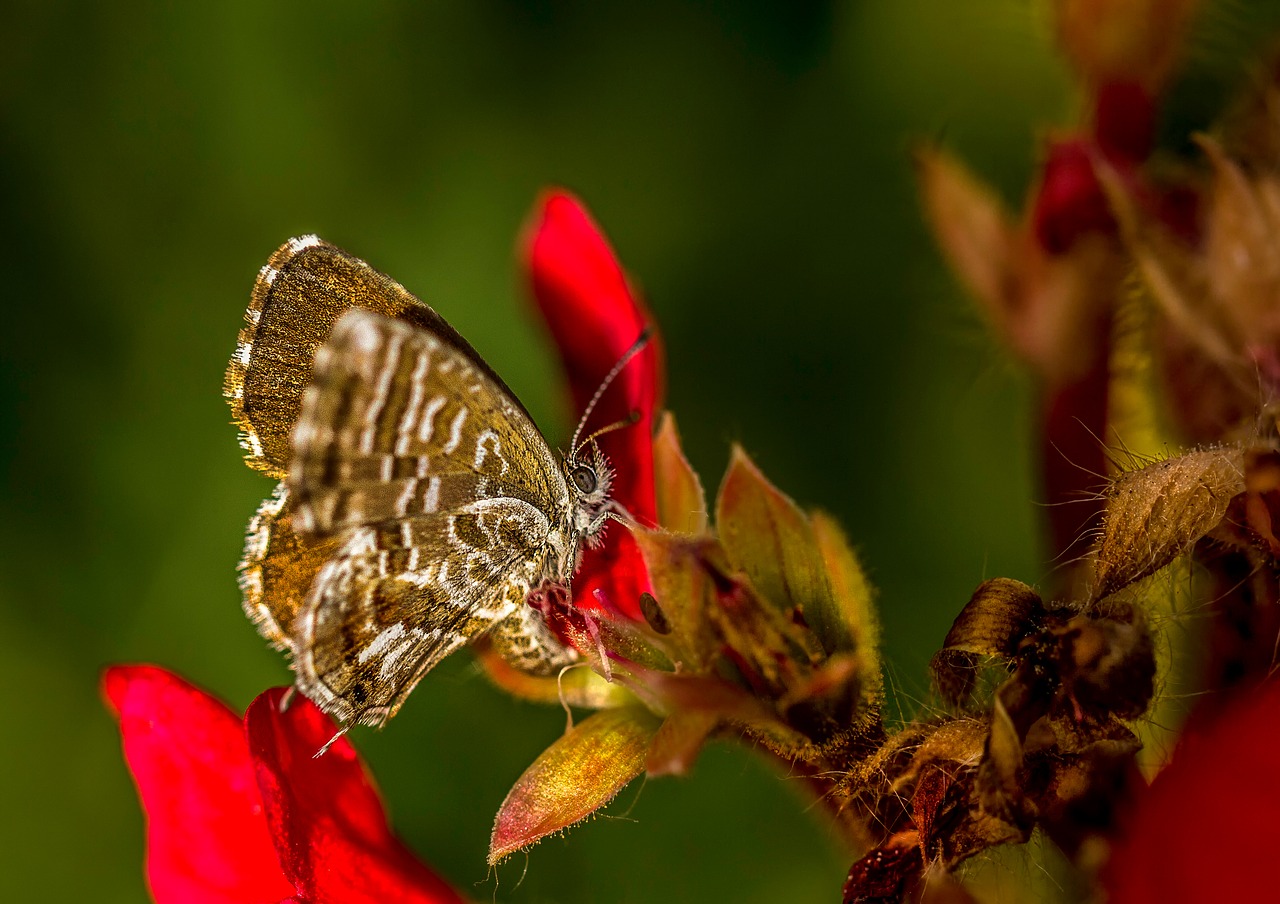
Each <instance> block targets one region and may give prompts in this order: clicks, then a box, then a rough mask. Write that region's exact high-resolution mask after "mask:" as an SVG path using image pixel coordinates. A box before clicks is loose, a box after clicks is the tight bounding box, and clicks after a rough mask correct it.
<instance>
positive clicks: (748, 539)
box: [716, 446, 832, 618]
mask: <svg viewBox="0 0 1280 904" xmlns="http://www.w3.org/2000/svg"><path fill="white" fill-rule="evenodd" d="M716 529H717V532H718V533H719V535H720V542H721V545H722V546H723V547H724V551H725V554H726V555H727V557H728V559H729V564H730V566H731V567H733V568H735V569H737V570H739V571H741V572H743V573H744V574H746V575H747V577H748V578H749V579H750V581H751V584H752V586H753V587H754V588H755V589H756V592H758V593H759V594H760V595H761V596H762V597H763V598H764V599H765V600H766V601H768V602H769V603H771V604H772V605H773V606H775V607H776V608H778V609H780V610H782V611H784V612H785V611H788V610H791V609H799V610H800V611H801V612H802V613H804V614H805V617H806V618H808V617H809V616H810V615H811V614H815V613H818V612H821V611H830V610H831V608H832V602H831V586H830V584H829V583H828V582H827V574H826V563H825V562H823V560H822V555H821V551H820V550H819V548H818V544H817V540H816V539H815V538H814V533H813V528H812V527H810V525H809V521H808V519H807V518H805V516H804V513H803V512H802V511H800V509H799V507H797V506H796V504H795V503H794V502H792V501H791V500H790V499H789V498H787V496H785V495H784V494H782V493H781V492H779V490H778V489H777V488H776V487H775V486H773V484H771V483H769V481H768V480H767V479H766V478H765V476H764V475H763V474H762V473H761V472H760V469H759V468H757V467H756V466H755V464H753V463H752V461H751V459H749V458H748V457H747V454H746V453H745V452H743V451H742V449H741V448H739V447H737V446H735V447H734V449H733V454H732V457H731V460H730V462H729V470H728V471H726V472H725V475H724V482H723V483H722V484H721V485H720V496H719V499H718V500H717V502H716Z"/></svg>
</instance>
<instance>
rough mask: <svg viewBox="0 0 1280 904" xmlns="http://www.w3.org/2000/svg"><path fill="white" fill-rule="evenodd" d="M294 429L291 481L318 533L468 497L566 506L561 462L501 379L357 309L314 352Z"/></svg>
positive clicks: (304, 520)
mask: <svg viewBox="0 0 1280 904" xmlns="http://www.w3.org/2000/svg"><path fill="white" fill-rule="evenodd" d="M293 439H294V459H293V463H292V465H291V466H290V471H289V485H290V487H291V488H292V490H293V494H294V501H295V502H294V504H295V507H296V509H297V511H298V516H299V518H300V522H301V524H302V526H303V527H304V529H307V530H311V531H315V532H317V533H330V532H333V531H337V530H343V529H346V528H350V527H356V526H361V525H370V524H379V523H386V522H392V521H399V520H401V519H404V518H410V517H419V516H423V515H431V514H434V513H435V512H439V511H450V510H453V509H456V508H458V507H460V506H463V505H465V504H467V503H468V502H470V501H473V500H476V499H488V498H501V497H510V498H514V499H520V500H523V501H524V502H526V503H528V504H530V505H532V506H533V507H535V508H536V509H539V510H541V511H544V512H563V511H566V510H567V507H568V505H569V495H568V494H569V490H568V487H567V485H566V483H565V480H564V476H563V471H562V469H561V467H560V464H559V462H558V461H557V460H556V458H555V456H554V454H553V453H552V452H551V450H550V449H549V448H548V447H547V444H546V442H545V441H544V440H543V438H542V435H541V434H540V433H539V432H538V429H537V427H535V426H534V424H533V422H532V421H531V420H530V419H529V417H528V416H527V415H526V414H525V413H524V411H523V410H522V409H521V408H519V407H518V406H516V405H515V403H514V402H513V401H512V400H511V397H510V395H509V394H508V393H507V392H506V391H505V388H504V387H501V386H500V385H498V384H496V383H494V381H493V380H492V379H491V378H490V377H489V376H488V374H486V373H485V372H484V371H481V370H480V369H478V368H477V367H475V366H474V365H473V363H472V361H471V360H470V358H469V357H468V356H467V355H466V354H464V353H463V352H461V351H459V350H457V349H455V348H453V347H452V346H450V345H449V344H448V343H447V342H445V341H444V340H442V339H440V338H438V337H436V336H434V335H432V334H430V333H428V332H426V331H424V330H420V329H415V328H413V327H410V326H408V325H406V324H404V323H400V322H398V321H395V320H392V319H390V318H387V317H383V316H380V315H377V314H373V313H370V312H367V311H352V312H350V313H349V314H347V315H346V316H345V317H344V318H343V319H342V321H341V322H340V323H339V325H338V326H337V327H336V328H335V330H334V332H333V335H332V336H331V337H330V339H329V341H328V343H327V344H326V345H325V346H324V347H323V348H322V349H321V350H320V351H319V353H318V354H317V356H316V362H315V372H314V377H313V383H312V386H311V387H310V388H309V389H308V390H307V394H306V396H305V398H304V402H303V406H302V413H301V415H300V417H299V419H298V425H297V428H296V430H295V432H294V438H293Z"/></svg>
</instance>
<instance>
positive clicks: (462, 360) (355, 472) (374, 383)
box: [226, 237, 612, 724]
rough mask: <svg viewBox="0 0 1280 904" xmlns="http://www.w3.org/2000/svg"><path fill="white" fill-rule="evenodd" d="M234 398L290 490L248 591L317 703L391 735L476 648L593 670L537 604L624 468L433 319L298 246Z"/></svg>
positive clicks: (524, 661) (253, 317) (323, 254)
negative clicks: (554, 444)
mask: <svg viewBox="0 0 1280 904" xmlns="http://www.w3.org/2000/svg"><path fill="white" fill-rule="evenodd" d="M226 393H227V395H228V398H229V399H230V401H231V404H232V408H233V412H234V414H235V417H236V420H237V422H238V424H239V426H240V428H241V434H242V436H241V440H242V445H243V446H244V447H245V449H246V451H247V453H248V461H249V464H250V465H251V466H253V467H255V468H257V469H259V470H262V471H264V472H266V473H268V474H271V475H272V476H276V477H281V478H283V480H282V481H281V483H280V485H279V486H278V488H277V490H276V493H275V494H274V495H273V496H272V497H271V498H270V499H268V500H267V501H266V502H264V503H263V505H262V507H261V508H260V509H259V511H258V513H257V515H256V516H255V517H254V519H253V521H252V522H251V523H250V529H249V535H248V540H247V542H246V545H245V556H244V560H243V562H242V564H241V586H242V588H243V591H244V603H245V609H246V612H247V613H248V614H249V616H250V618H251V619H253V621H254V622H255V624H257V625H258V628H259V630H260V631H261V633H262V634H263V635H264V636H265V637H266V638H267V639H268V640H270V641H272V642H273V643H274V644H275V645H277V646H278V647H281V648H283V649H286V650H288V651H289V652H290V653H291V654H292V658H293V667H294V670H295V672H296V675H297V684H298V687H299V689H300V690H301V691H302V692H303V693H304V694H306V696H308V697H310V698H311V699H312V700H314V701H315V702H316V703H317V704H319V705H320V706H321V708H322V709H324V710H325V711H326V712H329V713H331V714H332V715H334V716H336V717H338V718H339V719H341V720H343V721H344V722H349V723H351V722H357V723H366V724H380V723H381V722H383V721H385V720H386V719H387V718H389V717H390V716H391V715H393V714H394V713H395V712H396V710H397V709H398V708H399V706H400V705H401V704H402V703H403V702H404V699H405V697H406V696H407V695H408V693H409V692H410V691H411V690H412V689H413V687H414V685H416V683H417V682H418V680H419V679H420V678H421V677H422V675H423V674H425V673H426V672H427V671H428V670H429V669H430V668H431V667H432V666H434V665H435V664H436V663H437V662H439V660H440V659H442V658H443V657H444V656H446V655H448V654H449V653H450V652H452V651H453V650H455V649H457V648H458V647H460V646H462V645H464V644H466V643H468V642H470V641H472V640H474V639H476V638H478V637H480V636H483V635H485V634H490V635H491V636H492V637H493V638H494V640H495V644H496V645H497V646H498V648H499V649H500V650H501V651H502V652H503V653H504V655H505V656H506V657H507V658H508V659H509V660H510V661H511V662H512V663H513V664H514V665H516V666H517V667H519V668H523V669H525V670H527V671H532V672H541V673H547V672H551V671H554V670H555V669H557V668H559V667H561V666H562V665H564V664H566V663H568V662H572V661H574V660H575V659H576V653H575V652H574V651H573V649H572V648H571V647H567V646H565V645H564V644H562V643H561V642H560V641H559V640H558V639H557V638H556V637H555V636H554V634H552V632H550V631H549V630H548V629H547V627H546V626H545V624H543V622H542V620H541V616H540V615H539V614H538V613H537V612H536V611H535V610H534V609H533V608H531V607H530V606H528V605H526V602H525V601H526V598H527V597H528V595H529V594H530V592H531V591H532V590H533V589H535V588H537V587H539V586H541V585H543V584H557V585H562V586H567V585H568V583H569V582H570V580H571V579H572V576H573V573H574V571H575V570H576V568H577V564H578V559H579V555H580V550H581V547H582V546H583V544H584V543H588V542H591V541H592V539H593V538H594V537H595V536H596V535H597V534H598V533H599V531H600V530H601V529H602V527H603V525H604V523H605V521H606V519H607V518H608V517H609V513H610V512H611V511H612V503H611V502H610V500H609V496H608V489H609V482H610V480H609V471H608V467H607V465H606V464H605V462H604V461H603V459H602V458H601V457H600V455H599V453H598V452H596V453H595V455H594V456H592V458H591V459H590V460H578V458H577V457H576V456H575V455H574V454H573V453H571V454H570V455H569V456H568V457H566V458H561V457H560V456H557V455H556V453H554V452H553V451H552V450H551V448H550V447H549V446H548V445H547V443H546V441H545V440H544V439H543V437H542V435H541V433H540V432H539V431H538V429H537V427H536V426H535V425H534V423H533V420H532V418H531V417H530V416H529V414H528V413H527V412H526V411H525V409H524V408H523V406H521V405H520V403H519V401H518V400H517V399H516V397H515V396H514V394H512V393H511V391H510V390H509V389H508V388H507V387H506V385H505V384H504V383H503V382H502V381H501V379H500V378H499V377H498V376H497V375H496V374H495V373H494V372H493V371H492V370H491V369H490V368H489V367H488V365H487V364H485V363H484V361H483V360H482V359H481V358H480V357H479V355H477V354H476V353H475V351H474V350H473V349H472V348H471V346H470V345H469V344H467V343H466V341H465V340H463V339H462V337H461V336H459V335H458V334H457V332H456V331H455V330H453V328H452V327H450V326H449V325H448V324H447V323H446V322H445V321H444V320H443V318H441V317H440V316H439V315H438V314H436V313H435V311H433V310H432V309H431V308H429V307H428V306H426V305H425V304H423V303H421V302H420V301H418V300H417V299H416V298H414V297H413V296H412V295H410V294H409V293H408V292H407V291H405V290H404V289H403V288H401V287H400V286H399V285H398V284H396V283H394V282H393V281H392V280H390V279H388V278H387V277H385V276H383V275H382V274H380V273H378V272H377V271H375V270H373V269H372V268H371V267H369V266H368V265H367V264H364V263H363V262H362V261H359V260H357V259H356V258H353V257H351V256H350V255H347V254H346V253H345V252H343V251H341V250H339V249H337V248H335V247H333V246H332V245H328V244H326V243H324V242H321V241H319V240H318V239H315V238H314V237H306V238H303V239H294V240H291V241H290V242H289V243H287V244H286V245H284V246H283V247H282V248H281V249H280V250H279V251H277V252H276V254H275V255H274V256H273V257H272V258H271V260H270V261H269V263H268V265H267V267H265V268H263V271H262V273H261V274H260V275H259V278H258V282H257V284H256V285H255V288H254V292H253V297H252V301H251V303H250V307H249V311H248V312H247V313H246V326H245V328H244V329H243V330H242V331H241V336H240V345H239V348H238V349H237V352H236V355H235V356H234V357H233V358H232V361H231V364H230V366H229V368H228V372H227V382H226Z"/></svg>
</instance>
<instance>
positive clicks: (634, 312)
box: [524, 191, 662, 619]
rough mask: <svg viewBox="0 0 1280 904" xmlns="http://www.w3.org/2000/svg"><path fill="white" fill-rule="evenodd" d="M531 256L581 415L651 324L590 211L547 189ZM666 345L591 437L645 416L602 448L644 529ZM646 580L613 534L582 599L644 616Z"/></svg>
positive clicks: (594, 420) (623, 537) (654, 343)
mask: <svg viewBox="0 0 1280 904" xmlns="http://www.w3.org/2000/svg"><path fill="white" fill-rule="evenodd" d="M524 254H525V256H526V263H527V266H528V269H529V274H530V277H531V280H532V285H533V294H534V298H535V299H536V300H537V302H538V307H539V308H540V309H541V311H542V314H543V317H545V318H546V321H547V325H548V326H549V327H550V329H551V333H552V335H553V337H554V338H555V341H556V345H557V346H558V348H559V349H560V357H561V359H562V361H563V362H564V368H565V373H566V375H567V376H568V379H569V385H570V388H571V389H572V391H573V398H574V401H575V403H576V405H577V410H578V411H582V410H583V409H585V407H586V405H587V404H588V402H590V400H591V397H592V396H593V395H594V394H595V392H596V390H597V389H598V388H599V386H600V383H601V381H603V380H604V378H605V376H606V375H607V374H608V373H609V371H610V370H611V369H612V368H613V366H614V364H616V363H617V361H618V359H619V358H620V357H621V356H622V354H623V353H624V352H626V350H627V349H629V348H630V347H631V345H632V344H633V343H634V342H635V341H636V339H637V338H638V337H639V336H640V334H641V332H643V330H644V329H645V327H646V326H651V325H652V318H651V317H650V316H649V314H648V312H647V311H646V310H645V308H644V306H643V304H642V303H641V302H640V300H639V298H638V297H637V296H636V294H635V293H634V292H632V290H631V287H630V285H629V284H628V281H627V277H626V274H625V273H624V272H623V270H622V267H621V266H620V265H619V264H618V261H617V259H616V258H615V257H614V254H613V251H612V249H610V247H609V244H608V242H607V241H606V240H605V237H604V236H603V235H602V234H601V232H600V230H599V229H598V228H597V227H596V225H595V223H594V222H592V220H591V217H590V215H589V214H588V213H587V211H586V209H585V208H584V207H583V206H582V204H581V203H580V202H579V201H578V200H577V199H576V198H574V197H573V196H572V195H570V194H567V193H565V192H563V191H553V192H549V193H548V194H547V195H546V196H544V197H543V198H542V200H541V202H540V204H539V205H538V208H537V211H536V213H535V216H534V220H533V222H532V223H531V225H530V226H529V228H528V229H527V231H526V240H525V242H524ZM661 357H662V353H661V342H660V340H659V338H658V336H657V334H656V333H654V334H653V336H652V338H651V339H650V340H649V344H648V346H647V347H646V348H645V349H644V351H642V352H641V353H640V354H639V355H638V356H637V357H636V359H635V360H634V361H632V362H630V363H629V364H628V365H627V366H626V368H625V369H624V370H623V371H622V373H621V374H620V375H619V376H618V378H617V379H616V380H615V381H614V383H613V385H612V386H610V388H609V390H608V392H607V393H606V394H605V396H604V397H603V398H602V399H601V400H600V403H599V404H598V405H597V407H596V410H595V412H594V413H593V414H592V417H591V423H589V424H588V425H587V428H586V429H587V430H588V431H590V430H591V429H594V428H598V427H602V426H605V425H606V424H610V423H612V422H614V421H617V420H622V419H624V418H627V417H628V416H629V415H630V414H631V413H632V412H638V413H639V421H638V422H637V423H636V425H635V426H633V427H628V428H626V429H623V430H617V431H615V432H613V433H609V434H608V435H606V436H604V437H601V439H600V447H601V449H602V450H603V451H604V453H605V455H606V456H607V457H608V459H609V462H610V464H611V465H612V466H613V468H614V470H615V471H616V472H617V473H616V474H615V476H614V481H613V488H612V495H613V498H614V499H616V500H617V501H618V502H620V503H621V504H622V505H624V506H626V508H627V510H628V511H630V512H631V514H632V515H633V516H634V517H635V518H636V519H637V520H638V521H639V522H640V523H642V524H646V525H653V524H655V523H656V518H657V504H656V501H655V495H654V484H653V418H654V412H655V410H656V409H657V408H658V406H659V405H660V396H661V393H662V387H661V372H662V371H661ZM649 588H650V585H649V579H648V574H647V572H646V571H645V567H644V562H643V560H642V559H641V557H640V553H639V550H638V549H637V548H636V545H635V542H634V541H633V540H632V538H631V536H630V534H629V533H628V532H627V531H625V530H619V529H614V530H612V531H610V532H609V533H608V535H607V537H606V539H605V543H604V546H603V547H602V548H600V549H597V550H594V551H592V552H591V553H589V554H588V555H587V556H585V557H584V562H583V567H582V570H581V571H580V572H579V573H578V575H577V577H576V578H575V579H574V597H575V599H574V602H575V604H577V605H580V606H584V607H588V608H597V607H598V606H599V605H600V604H601V603H600V600H599V595H598V594H603V595H604V596H605V598H606V600H607V603H608V604H612V605H614V606H617V607H618V608H620V609H622V611H624V612H625V613H627V614H628V615H630V616H631V617H632V618H636V619H639V618H640V617H641V616H640V607H639V600H640V594H641V593H642V592H645V591H647V590H649Z"/></svg>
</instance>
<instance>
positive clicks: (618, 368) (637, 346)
mask: <svg viewBox="0 0 1280 904" xmlns="http://www.w3.org/2000/svg"><path fill="white" fill-rule="evenodd" d="M652 334H653V328H652V327H645V328H644V332H642V333H641V334H640V338H639V339H637V340H636V341H635V342H634V343H633V344H632V346H631V348H629V349H627V350H626V351H625V352H623V353H622V357H621V358H619V359H618V363H617V364H615V365H613V369H612V370H610V371H609V373H608V374H607V375H606V376H605V378H604V380H602V381H601V382H600V388H599V389H597V390H596V394H595V395H593V396H592V397H591V401H590V402H588V403H587V408H586V410H585V411H583V412H582V420H580V421H578V429H577V430H574V431H573V440H572V441H571V442H570V443H569V448H570V449H572V450H573V451H574V452H577V451H578V449H579V448H581V447H580V446H579V445H578V437H579V436H581V435H582V428H583V427H585V426H587V419H588V418H589V417H591V412H592V411H594V410H595V407H596V404H597V403H598V402H599V401H600V397H601V396H603V395H604V393H605V390H606V389H608V388H609V384H610V383H612V382H613V380H614V378H615V377H617V376H618V374H620V373H622V368H624V367H626V366H627V363H628V362H629V361H630V360H631V359H632V358H634V357H635V356H636V355H638V354H639V353H640V351H641V349H643V348H644V347H645V346H646V345H648V344H649V337H650V335H652ZM616 426H624V427H625V426H628V425H627V424H621V425H614V427H616ZM614 427H610V428H609V429H614ZM593 435H598V434H593Z"/></svg>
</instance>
